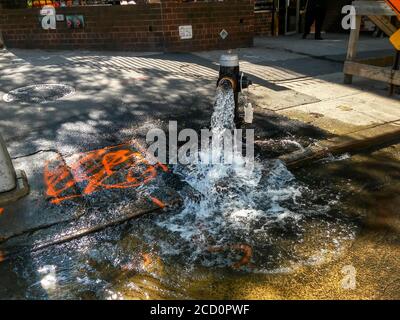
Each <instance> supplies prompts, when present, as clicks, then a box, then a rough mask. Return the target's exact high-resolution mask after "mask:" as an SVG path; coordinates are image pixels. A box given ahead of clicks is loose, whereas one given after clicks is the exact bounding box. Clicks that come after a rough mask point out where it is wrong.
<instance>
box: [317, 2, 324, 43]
mask: <svg viewBox="0 0 400 320" xmlns="http://www.w3.org/2000/svg"><path fill="white" fill-rule="evenodd" d="M325 15H326V12H325V9H323V8H318V9H317V10H316V12H315V39H317V40H322V37H321V31H322V27H323V25H324V21H325Z"/></svg>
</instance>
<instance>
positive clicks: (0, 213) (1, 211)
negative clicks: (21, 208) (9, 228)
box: [0, 208, 4, 216]
mask: <svg viewBox="0 0 400 320" xmlns="http://www.w3.org/2000/svg"><path fill="white" fill-rule="evenodd" d="M3 213H4V208H0V216H1V215H2V214H3Z"/></svg>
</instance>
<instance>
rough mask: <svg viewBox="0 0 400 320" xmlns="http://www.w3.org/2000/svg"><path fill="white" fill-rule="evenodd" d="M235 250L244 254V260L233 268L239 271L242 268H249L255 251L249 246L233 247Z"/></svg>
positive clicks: (238, 245) (239, 245)
mask: <svg viewBox="0 0 400 320" xmlns="http://www.w3.org/2000/svg"><path fill="white" fill-rule="evenodd" d="M231 248H232V249H233V250H238V251H241V252H243V256H242V258H241V259H240V260H239V261H238V262H236V263H235V264H234V265H233V268H235V269H239V268H240V267H242V266H247V265H248V264H249V263H250V260H251V257H252V256H253V249H252V248H251V247H250V246H249V245H247V244H237V245H234V246H232V247H231Z"/></svg>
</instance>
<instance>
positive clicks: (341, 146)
mask: <svg viewBox="0 0 400 320" xmlns="http://www.w3.org/2000/svg"><path fill="white" fill-rule="evenodd" d="M377 132H379V134H376V133H377ZM398 141H400V128H399V127H398V126H395V125H393V126H385V125H382V126H381V127H379V129H378V128H376V127H373V128H369V129H365V130H362V131H361V132H359V133H358V134H355V135H350V136H339V137H335V138H333V139H328V140H323V141H320V142H318V144H315V145H312V146H310V147H307V148H305V149H304V150H299V151H295V152H293V153H290V154H286V155H283V156H281V157H279V159H280V160H281V161H283V162H284V163H285V164H286V166H287V167H288V168H289V169H291V170H293V169H298V168H302V167H305V166H306V165H309V164H311V163H313V162H314V161H316V160H319V159H323V158H325V157H327V156H329V155H340V154H344V153H350V154H355V153H357V152H361V151H363V150H366V149H367V150H368V149H371V148H375V149H378V148H382V147H385V146H389V145H392V144H394V143H398Z"/></svg>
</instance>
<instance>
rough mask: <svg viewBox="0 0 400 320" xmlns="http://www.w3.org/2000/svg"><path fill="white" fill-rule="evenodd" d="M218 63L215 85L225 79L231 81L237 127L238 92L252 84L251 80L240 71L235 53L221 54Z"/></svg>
mask: <svg viewBox="0 0 400 320" xmlns="http://www.w3.org/2000/svg"><path fill="white" fill-rule="evenodd" d="M219 64H220V68H219V78H218V82H217V87H218V86H219V85H220V84H221V83H222V82H224V81H226V80H227V81H229V82H230V83H231V86H232V89H233V93H234V97H235V124H236V126H237V127H240V115H239V105H238V99H239V92H241V91H242V90H243V89H246V88H248V87H249V86H250V85H252V82H251V80H249V79H248V78H247V76H245V75H244V74H243V72H240V68H239V57H238V56H237V55H236V54H224V55H222V56H221V58H220V60H219Z"/></svg>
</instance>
